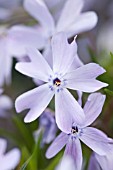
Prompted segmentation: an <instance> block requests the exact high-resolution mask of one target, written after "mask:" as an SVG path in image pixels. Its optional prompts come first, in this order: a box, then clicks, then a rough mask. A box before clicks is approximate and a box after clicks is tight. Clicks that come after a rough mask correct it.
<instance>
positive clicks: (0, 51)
mask: <svg viewBox="0 0 113 170" xmlns="http://www.w3.org/2000/svg"><path fill="white" fill-rule="evenodd" d="M15 29H16V30H15ZM17 30H18V34H17V32H16V31H17ZM26 30H27V33H26ZM21 31H23V32H24V38H23V35H21ZM28 33H29V36H28ZM37 37H38V38H37ZM17 40H18V41H17ZM42 46H43V40H42V38H41V39H40V33H38V31H37V30H35V28H34V29H33V28H29V27H28V28H26V29H25V28H24V26H19V28H16V26H14V27H12V28H10V29H7V28H6V27H0V70H1V71H0V87H1V86H3V84H4V83H6V84H10V83H11V70H12V61H13V59H12V57H17V58H20V57H23V56H26V48H28V47H35V48H39V49H40V48H42Z"/></svg>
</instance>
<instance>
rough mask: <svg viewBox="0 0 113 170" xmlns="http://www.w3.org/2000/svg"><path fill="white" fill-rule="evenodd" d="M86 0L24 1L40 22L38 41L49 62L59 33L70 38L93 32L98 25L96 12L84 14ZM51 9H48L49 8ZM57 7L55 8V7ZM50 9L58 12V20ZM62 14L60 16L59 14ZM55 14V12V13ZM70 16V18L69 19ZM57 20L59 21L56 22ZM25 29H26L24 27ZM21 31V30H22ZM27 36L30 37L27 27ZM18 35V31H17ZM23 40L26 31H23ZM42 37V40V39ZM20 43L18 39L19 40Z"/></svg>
mask: <svg viewBox="0 0 113 170" xmlns="http://www.w3.org/2000/svg"><path fill="white" fill-rule="evenodd" d="M83 5H84V0H76V1H75V0H67V1H65V2H64V1H61V2H59V1H53V2H50V1H47V0H46V1H44V0H24V8H25V10H26V11H27V12H28V13H29V14H30V15H31V16H32V17H34V18H35V19H36V20H37V21H38V23H39V24H38V28H37V31H38V32H40V37H39V38H38V37H37V39H39V40H40V42H42V41H43V42H44V44H43V49H44V51H43V55H44V57H45V58H46V59H47V61H48V62H50V61H51V59H50V58H51V48H50V39H51V37H52V36H53V35H55V34H56V33H58V32H65V33H66V34H67V37H68V38H71V37H72V36H74V35H76V34H79V33H81V32H84V31H88V30H91V29H92V28H94V26H95V25H96V24H97V15H96V14H95V12H84V13H82V12H81V11H82V8H83ZM47 6H48V7H49V8H48V7H47ZM54 6H55V7H54ZM49 9H53V10H56V11H57V12H55V13H56V14H57V17H56V18H57V19H54V17H53V15H52V14H51V13H50V11H49ZM59 12H60V15H58V13H59ZM53 13H54V12H53ZM67 16H68V17H67ZM56 20H57V21H56ZM24 28H25V27H24ZM20 30H21V28H20ZM25 30H26V35H27V36H28V37H29V36H30V35H29V32H28V31H27V27H26V28H25ZM16 33H17V35H18V30H16ZM21 35H22V40H23V37H24V31H23V30H21ZM41 37H42V39H41ZM25 41H26V42H27V40H25ZM17 43H18V39H17ZM37 48H38V46H37Z"/></svg>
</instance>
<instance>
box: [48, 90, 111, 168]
mask: <svg viewBox="0 0 113 170" xmlns="http://www.w3.org/2000/svg"><path fill="white" fill-rule="evenodd" d="M104 101H105V96H104V95H102V94H100V93H94V94H91V95H90V96H89V97H88V100H87V102H86V104H85V106H84V113H85V120H83V122H82V123H81V124H79V122H77V121H76V122H74V121H73V124H70V128H69V129H68V131H67V133H64V132H62V133H61V134H60V135H59V136H58V137H57V138H56V139H55V140H54V141H53V143H52V144H51V145H50V147H49V148H48V150H47V152H46V157H47V158H52V157H53V156H55V155H56V154H57V153H58V152H59V151H60V150H61V149H62V148H63V147H64V146H65V145H66V148H65V153H64V154H65V155H70V156H71V157H72V158H73V159H74V163H75V166H76V170H80V169H81V167H82V150H81V144H80V140H81V141H82V142H83V143H85V144H86V145H87V146H88V147H89V148H91V149H92V150H93V151H95V152H96V153H98V154H99V155H105V154H106V153H108V151H109V150H110V148H109V139H108V138H107V136H106V135H104V134H103V132H101V131H100V130H98V129H96V128H93V127H88V126H89V125H90V124H91V123H93V122H94V121H95V119H96V118H97V117H98V116H99V114H100V113H101V110H102V107H103V104H104ZM71 111H72V110H70V114H72V113H71ZM73 114H76V110H73Z"/></svg>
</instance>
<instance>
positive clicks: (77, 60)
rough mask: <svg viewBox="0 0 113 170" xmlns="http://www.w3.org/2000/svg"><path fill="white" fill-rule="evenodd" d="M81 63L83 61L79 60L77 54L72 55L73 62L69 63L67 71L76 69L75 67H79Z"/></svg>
mask: <svg viewBox="0 0 113 170" xmlns="http://www.w3.org/2000/svg"><path fill="white" fill-rule="evenodd" d="M82 65H83V62H82V61H81V60H80V58H79V56H78V55H77V54H76V56H75V57H74V60H73V63H72V64H71V66H70V68H69V71H70V72H71V71H73V70H76V69H77V68H79V67H81V66H82Z"/></svg>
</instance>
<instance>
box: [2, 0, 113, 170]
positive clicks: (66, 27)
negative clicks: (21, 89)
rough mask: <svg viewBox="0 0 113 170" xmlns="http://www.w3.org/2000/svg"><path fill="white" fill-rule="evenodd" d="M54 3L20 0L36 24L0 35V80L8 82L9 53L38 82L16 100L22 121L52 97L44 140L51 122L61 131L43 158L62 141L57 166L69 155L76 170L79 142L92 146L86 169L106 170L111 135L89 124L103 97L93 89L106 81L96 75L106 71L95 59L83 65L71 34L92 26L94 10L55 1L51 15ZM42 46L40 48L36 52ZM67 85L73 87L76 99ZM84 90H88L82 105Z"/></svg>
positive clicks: (76, 0) (73, 1)
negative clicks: (51, 114)
mask: <svg viewBox="0 0 113 170" xmlns="http://www.w3.org/2000/svg"><path fill="white" fill-rule="evenodd" d="M55 3H56V2H55V1H54V2H51V1H48V0H44V1H43V0H24V8H25V9H26V11H27V12H28V13H29V14H30V15H31V16H32V17H34V18H35V19H36V20H37V21H38V24H37V25H36V26H34V27H30V26H24V25H16V26H13V27H11V28H8V29H6V30H5V32H2V33H1V34H0V52H1V56H0V65H1V71H2V72H1V74H0V85H1V86H2V85H3V84H4V82H5V83H7V84H8V83H10V82H11V67H12V56H16V58H17V59H18V61H20V62H18V63H17V64H16V67H15V68H16V70H18V71H19V72H20V73H22V74H24V75H26V76H29V77H31V78H33V80H34V82H35V83H36V84H37V85H39V86H38V87H37V88H35V89H33V90H30V91H28V92H26V93H24V94H22V95H20V96H19V97H18V98H17V99H16V102H15V108H16V111H17V112H21V111H23V110H26V109H29V112H28V113H27V115H26V116H25V119H24V122H26V123H28V122H32V121H34V120H36V119H37V118H38V117H39V116H40V115H41V114H42V113H43V112H44V111H45V109H46V108H47V106H48V105H49V103H50V101H51V100H52V98H53V97H54V96H55V120H54V119H52V121H51V122H50V123H52V124H54V125H53V126H52V127H49V128H50V129H49V134H50V136H47V132H46V133H45V135H46V139H44V141H43V142H45V140H48V142H47V143H49V142H51V141H52V140H53V139H54V138H55V134H56V125H55V123H56V124H57V126H58V128H59V129H60V130H61V131H62V132H61V133H60V134H59V135H58V136H57V137H56V139H55V140H54V141H53V143H52V144H51V145H50V147H49V148H48V150H47V152H46V157H47V158H52V157H54V156H55V155H56V154H57V153H58V152H59V151H60V150H61V149H62V148H63V147H64V146H65V145H66V148H65V153H64V160H63V161H62V163H61V166H60V167H57V169H59V170H60V169H61V170H62V169H64V168H61V167H63V164H65V162H67V159H68V161H69V166H70V165H71V167H72V165H73V167H72V170H74V169H76V170H81V169H82V164H83V156H82V149H81V144H80V141H82V142H83V143H85V144H86V145H87V146H88V147H89V148H91V149H92V150H93V151H94V153H93V154H92V157H91V160H90V165H89V170H93V169H95V170H96V169H97V168H98V169H99V167H100V166H101V168H102V169H103V170H106V167H107V168H108V166H109V168H108V169H109V170H110V169H111V168H112V164H113V163H112V160H110V158H109V156H108V155H109V154H110V153H111V154H113V146H112V139H110V138H108V137H107V136H106V135H105V134H104V133H103V132H102V131H100V130H98V129H96V128H93V127H89V125H91V124H92V123H93V122H94V121H95V120H96V119H97V117H98V116H99V115H100V113H101V111H102V108H103V105H104V102H105V95H103V94H101V93H99V92H96V91H98V90H100V89H101V88H103V87H106V86H108V84H106V83H103V82H100V81H99V80H97V79H96V78H97V77H98V76H99V75H101V74H103V73H104V72H105V70H104V69H103V68H102V67H101V66H99V65H98V64H96V63H89V64H85V65H84V64H83V62H82V61H81V60H80V59H79V56H78V54H77V43H76V37H77V36H76V35H78V34H79V33H81V32H84V31H88V30H90V29H92V28H94V26H95V25H96V23H97V15H96V14H95V12H81V11H82V8H83V5H84V0H67V1H57V5H58V7H60V8H59V9H58V10H57V12H56V13H54V14H53V15H51V13H50V11H52V9H54V8H55V7H54V6H55V5H56V4H55ZM62 6H63V7H62ZM56 9H57V8H56ZM49 10H50V11H49ZM54 11H55V10H54ZM72 37H74V38H73V40H72V39H71V38H72ZM69 39H70V41H71V40H72V41H71V43H69V42H68V40H69ZM42 49H43V51H42V53H41V52H39V50H42ZM3 62H5V63H4V65H2V63H3ZM67 88H68V89H71V90H76V91H77V96H78V99H77V100H76V99H75V97H73V95H72V94H71V92H69V90H67ZM83 92H85V93H92V94H90V95H89V96H88V99H87V101H86V103H85V105H84V106H83V103H82V97H83ZM94 92H96V93H94ZM48 114H49V113H48ZM42 116H43V115H42ZM50 119H51V118H50ZM51 128H52V129H51ZM1 142H2V141H1ZM3 148H4V147H3ZM3 152H4V151H3V150H2V151H1V152H0V153H1V154H2V153H3ZM68 156H69V158H68ZM70 158H72V159H71V160H70ZM73 160H74V161H73ZM16 161H17V160H16ZM0 162H1V161H0ZM103 162H104V164H103ZM69 166H67V167H68V169H69ZM67 167H66V168H67ZM66 168H65V169H66ZM111 170H112V169H111Z"/></svg>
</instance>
